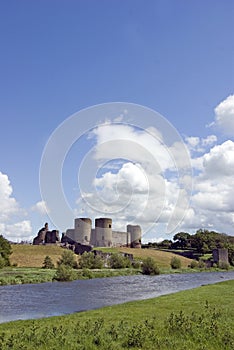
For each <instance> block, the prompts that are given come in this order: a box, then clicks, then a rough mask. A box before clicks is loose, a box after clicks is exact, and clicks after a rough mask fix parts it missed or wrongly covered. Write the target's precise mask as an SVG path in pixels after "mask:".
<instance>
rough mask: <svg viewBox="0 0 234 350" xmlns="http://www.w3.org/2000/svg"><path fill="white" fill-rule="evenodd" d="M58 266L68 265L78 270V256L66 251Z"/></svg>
mask: <svg viewBox="0 0 234 350" xmlns="http://www.w3.org/2000/svg"><path fill="white" fill-rule="evenodd" d="M57 263H58V266H60V265H66V266H69V267H71V268H77V261H76V255H75V254H74V253H73V252H72V251H71V250H68V249H67V250H64V252H63V253H62V256H61V258H60V259H59V260H58V262H57Z"/></svg>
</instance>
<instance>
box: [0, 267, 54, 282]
mask: <svg viewBox="0 0 234 350" xmlns="http://www.w3.org/2000/svg"><path fill="white" fill-rule="evenodd" d="M55 272H56V270H55V269H51V270H49V269H40V268H23V267H7V268H3V269H1V270H0V286H1V285H7V284H25V283H42V282H52V280H53V277H54V275H55Z"/></svg>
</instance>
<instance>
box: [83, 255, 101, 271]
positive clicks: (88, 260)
mask: <svg viewBox="0 0 234 350" xmlns="http://www.w3.org/2000/svg"><path fill="white" fill-rule="evenodd" d="M103 265H104V261H103V259H102V257H101V256H100V255H94V253H92V252H84V254H82V255H81V257H80V261H79V266H80V267H81V268H82V269H102V268H103Z"/></svg>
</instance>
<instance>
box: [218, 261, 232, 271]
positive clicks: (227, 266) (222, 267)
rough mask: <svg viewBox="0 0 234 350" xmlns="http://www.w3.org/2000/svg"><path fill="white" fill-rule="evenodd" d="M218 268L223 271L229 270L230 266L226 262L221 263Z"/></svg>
mask: <svg viewBox="0 0 234 350" xmlns="http://www.w3.org/2000/svg"><path fill="white" fill-rule="evenodd" d="M218 267H219V268H220V269H223V270H228V269H229V267H230V265H229V264H228V263H227V262H225V261H219V264H218Z"/></svg>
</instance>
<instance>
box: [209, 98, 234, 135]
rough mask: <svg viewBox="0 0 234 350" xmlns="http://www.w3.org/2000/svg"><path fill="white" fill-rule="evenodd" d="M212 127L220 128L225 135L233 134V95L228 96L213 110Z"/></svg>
mask: <svg viewBox="0 0 234 350" xmlns="http://www.w3.org/2000/svg"><path fill="white" fill-rule="evenodd" d="M212 124H213V125H215V126H217V127H218V128H220V129H221V130H222V131H223V132H224V133H225V134H227V135H231V136H233V134H234V95H230V96H228V97H227V98H226V99H225V100H224V101H222V102H221V103H220V104H219V105H218V106H217V107H216V108H215V121H214V123H212Z"/></svg>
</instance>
